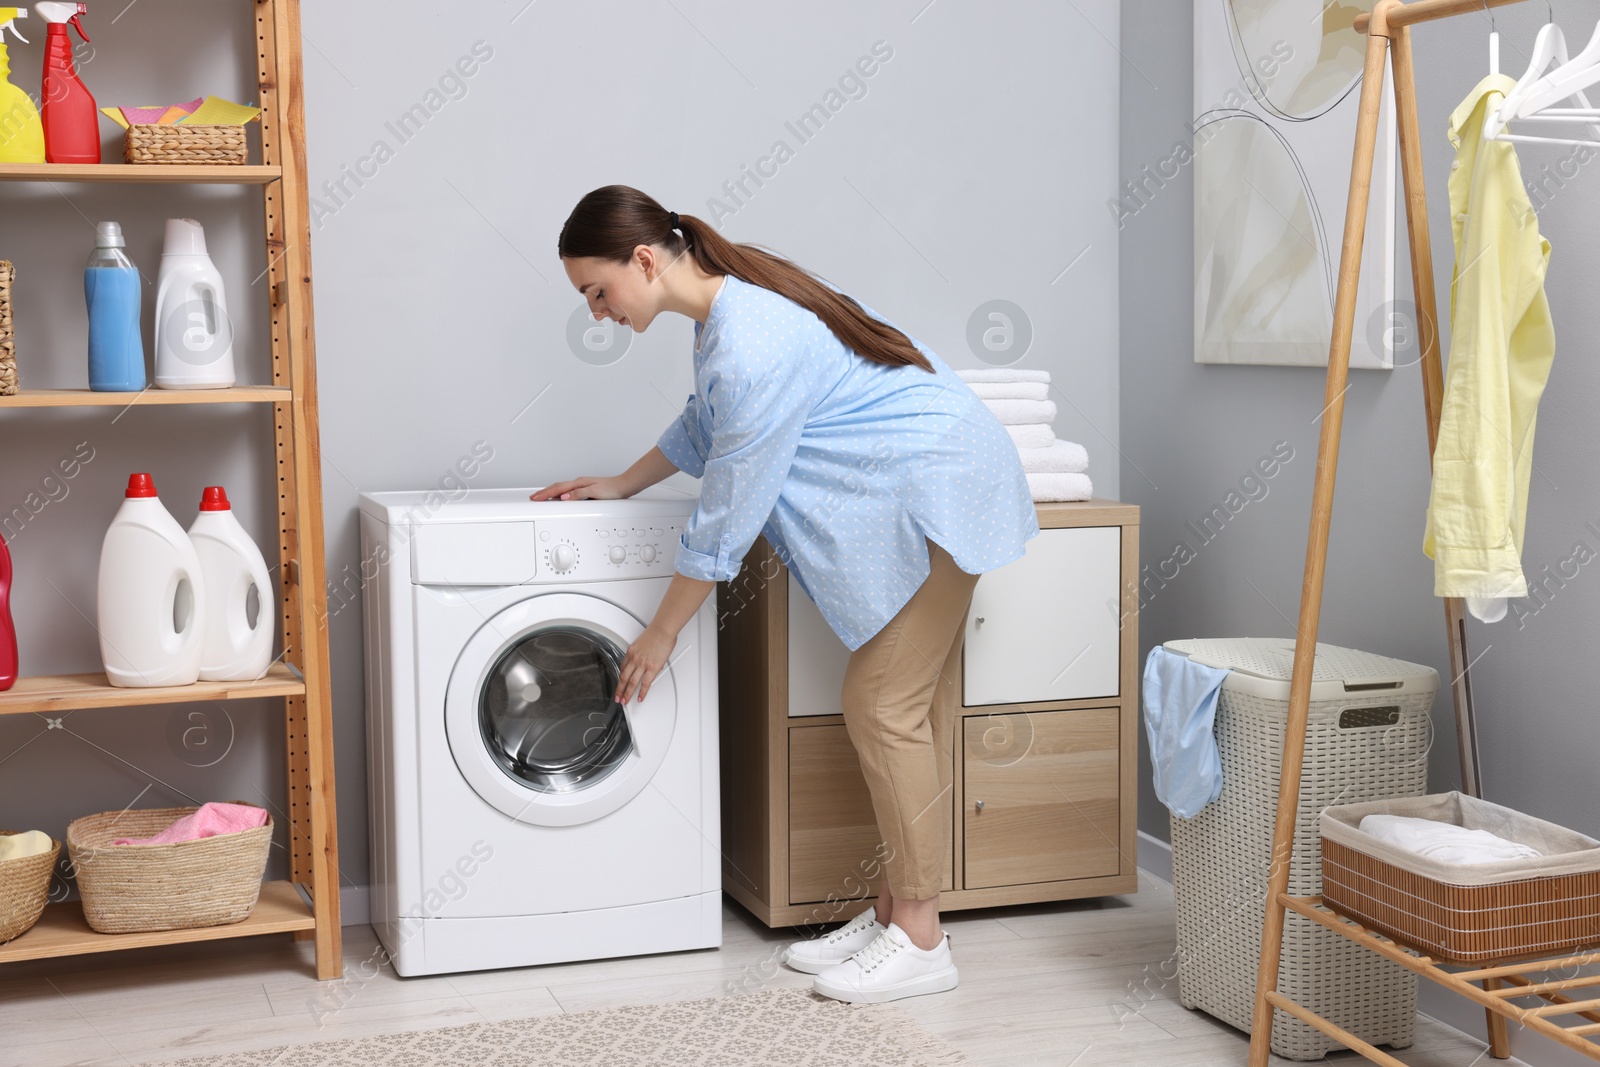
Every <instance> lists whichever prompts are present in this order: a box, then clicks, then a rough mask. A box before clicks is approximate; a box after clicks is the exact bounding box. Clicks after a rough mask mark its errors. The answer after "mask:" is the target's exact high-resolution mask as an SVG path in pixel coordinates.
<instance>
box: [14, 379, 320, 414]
mask: <svg viewBox="0 0 1600 1067" xmlns="http://www.w3.org/2000/svg"><path fill="white" fill-rule="evenodd" d="M293 400H294V393H293V391H292V390H290V389H288V388H286V387H284V386H281V385H236V386H234V387H233V388H232V389H146V390H144V391H143V392H139V393H96V392H92V391H90V390H88V389H25V390H23V391H21V392H19V393H17V394H16V395H15V396H0V411H4V410H5V409H6V408H131V407H143V406H145V405H149V404H287V403H290V402H291V401H293Z"/></svg>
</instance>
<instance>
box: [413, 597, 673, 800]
mask: <svg viewBox="0 0 1600 1067" xmlns="http://www.w3.org/2000/svg"><path fill="white" fill-rule="evenodd" d="M643 632H644V624H643V623H641V622H640V621H639V620H638V619H636V618H634V617H633V616H632V615H631V614H629V613H628V612H626V611H624V610H623V609H622V608H620V607H618V606H617V605H615V604H612V603H610V602H609V601H606V600H601V599H599V598H598V597H592V596H586V595H584V594H581V593H547V594H545V595H542V596H532V597H530V598H528V599H527V600H524V601H520V602H519V603H517V604H515V605H513V606H512V607H509V608H506V609H505V610H503V611H501V612H500V613H499V614H498V615H495V616H494V617H493V618H491V619H489V620H488V621H486V622H485V623H484V625H483V626H482V627H480V628H479V629H478V631H477V633H475V634H473V636H472V639H471V640H470V641H468V642H467V644H466V647H465V648H463V649H462V650H461V655H460V657H459V658H458V659H457V660H456V665H455V669H454V670H453V671H452V672H451V675H450V687H449V690H448V691H447V694H446V697H445V733H446V736H447V737H448V738H449V742H450V752H451V755H452V756H453V757H454V759H455V763H456V766H457V767H458V768H459V769H460V771H461V774H462V776H463V777H464V778H466V780H467V782H468V783H469V784H470V785H471V786H472V788H473V790H474V791H475V792H476V793H477V794H478V795H479V796H480V797H482V798H483V799H484V800H485V801H487V802H488V803H489V804H491V805H493V806H494V807H496V808H498V809H499V810H500V811H502V812H504V813H505V814H506V815H508V816H510V817H511V818H513V819H516V820H517V821H519V822H524V823H532V824H535V825H539V826H574V825H577V824H579V823H586V822H592V821H593V820H595V819H599V818H602V817H603V816H606V815H609V814H610V813H612V812H614V811H616V810H617V809H618V808H620V807H622V806H623V805H624V804H627V803H628V802H629V801H630V800H632V799H633V798H634V797H636V796H638V795H639V793H640V792H641V791H642V790H643V789H644V787H645V786H646V785H648V784H649V783H650V780H651V778H652V777H653V776H654V775H655V773H656V770H657V769H658V768H659V767H660V766H661V762H662V760H663V759H664V758H665V757H666V754H667V746H668V745H669V744H670V743H671V741H672V732H673V728H674V726H675V725H676V721H677V714H678V708H677V699H676V688H677V687H676V686H675V685H674V682H673V677H672V667H671V665H670V664H669V665H668V666H667V668H666V669H665V670H663V671H662V672H661V674H660V675H658V676H657V677H656V679H655V681H654V682H652V683H651V686H650V695H649V697H647V698H646V699H644V700H639V699H638V694H637V692H636V693H635V694H634V698H633V700H632V701H631V702H630V703H629V704H628V705H627V707H624V706H623V705H621V704H619V703H617V702H616V700H615V699H614V696H615V694H616V690H617V681H618V675H619V671H620V670H621V667H622V658H623V654H624V653H625V652H626V651H627V649H628V646H629V645H631V644H632V643H633V642H634V641H635V640H637V639H638V637H639V635H640V634H642V633H643Z"/></svg>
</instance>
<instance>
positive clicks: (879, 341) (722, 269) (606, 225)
mask: <svg viewBox="0 0 1600 1067" xmlns="http://www.w3.org/2000/svg"><path fill="white" fill-rule="evenodd" d="M671 222H672V219H671V215H670V213H669V212H668V211H667V210H666V209H665V208H663V207H662V206H661V205H660V204H658V203H656V202H655V200H654V199H652V198H651V197H649V196H647V195H646V194H644V193H641V192H640V191H639V190H637V189H634V188H632V187H630V186H626V185H607V186H604V187H602V188H600V189H596V190H595V191H594V192H592V193H589V194H588V195H586V196H585V197H584V198H583V199H582V200H580V201H578V206H577V207H575V208H573V209H572V214H571V215H569V216H567V221H566V224H565V225H563V226H562V227H561V237H560V239H559V241H558V242H557V246H558V249H559V251H560V253H561V256H562V257H563V258H566V257H584V256H592V257H594V258H596V259H607V260H611V261H612V262H614V263H626V262H628V261H629V260H630V259H632V258H633V250H634V249H635V248H637V247H638V246H640V245H659V246H661V247H662V248H665V249H666V250H667V253H668V255H669V256H672V257H676V256H679V255H681V254H683V253H684V252H685V251H687V252H688V253H689V254H690V255H692V256H693V257H694V261H695V262H696V263H698V264H699V265H700V269H701V270H703V271H705V272H706V273H708V274H731V275H733V276H734V277H735V278H738V279H740V280H741V281H745V282H749V283H750V284H751V285H759V286H760V287H761V288H763V289H770V290H772V291H773V292H775V293H777V294H779V295H780V296H786V297H788V298H789V299H790V300H793V301H794V302H795V303H796V304H799V305H800V306H801V307H803V308H805V309H806V310H807V311H810V312H811V313H812V314H814V315H816V317H817V318H819V319H821V320H822V321H823V322H824V323H826V324H827V327H828V329H830V330H832V331H833V335H834V336H835V337H837V338H838V339H839V340H840V341H841V342H842V343H843V344H844V346H845V347H846V348H848V349H850V350H851V351H853V352H855V353H856V354H857V355H859V356H861V357H862V358H863V359H869V360H871V361H872V362H874V363H883V364H886V365H888V366H891V367H904V366H907V365H911V366H916V367H921V368H922V369H923V370H925V371H927V372H929V373H930V374H931V373H933V366H932V365H931V364H930V363H929V362H928V360H927V357H925V356H924V355H923V354H922V353H921V352H918V351H917V348H916V346H915V345H913V344H912V343H911V339H910V338H908V337H907V336H906V335H905V334H903V333H901V332H900V331H899V330H897V329H895V328H894V327H893V326H889V325H886V324H884V323H882V322H879V321H878V320H877V319H875V318H873V317H872V316H871V315H868V314H867V313H866V312H865V311H863V310H862V308H861V305H860V304H858V303H856V302H855V301H854V300H852V299H851V298H850V297H848V296H845V295H844V294H843V293H840V292H835V291H834V290H833V289H830V288H829V287H828V286H826V285H824V284H823V283H822V282H820V281H818V280H817V278H816V277H815V276H814V275H813V274H811V273H810V272H809V271H807V270H805V269H804V268H803V267H800V266H798V265H797V264H795V263H793V262H791V261H789V260H787V259H784V258H783V257H782V256H777V255H774V254H773V253H771V252H768V251H766V250H764V249H761V248H757V247H756V246H755V245H747V244H735V243H734V242H732V241H729V240H728V239H727V238H725V237H723V236H722V235H721V234H719V233H718V232H717V231H716V230H715V229H714V228H713V227H712V226H710V225H709V224H707V223H706V222H705V221H703V220H701V219H697V218H695V217H694V216H693V215H679V216H678V226H679V228H681V229H682V230H683V234H682V235H681V236H680V235H679V234H678V233H677V231H675V230H673V229H672V226H671Z"/></svg>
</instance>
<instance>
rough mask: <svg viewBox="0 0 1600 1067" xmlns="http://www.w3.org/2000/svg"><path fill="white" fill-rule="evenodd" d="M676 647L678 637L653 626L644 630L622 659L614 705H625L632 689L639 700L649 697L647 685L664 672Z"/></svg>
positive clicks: (662, 628) (648, 686) (653, 624)
mask: <svg viewBox="0 0 1600 1067" xmlns="http://www.w3.org/2000/svg"><path fill="white" fill-rule="evenodd" d="M677 643H678V635H677V634H675V633H670V632H668V631H667V630H666V629H665V628H664V627H661V626H657V625H656V624H655V623H651V624H650V625H649V626H646V627H645V628H644V633H642V634H640V635H639V639H638V640H637V641H635V642H634V643H633V644H631V645H629V646H628V651H627V654H626V655H624V656H623V657H622V672H621V675H620V676H619V678H618V680H617V693H616V700H617V703H619V704H624V705H626V704H627V703H628V696H629V694H630V693H632V692H633V690H634V689H635V688H637V689H638V691H639V699H640V700H643V699H644V698H645V697H646V696H648V695H649V694H650V683H651V682H654V681H655V680H656V676H657V675H659V674H660V673H661V672H662V670H663V669H665V668H666V665H667V660H668V659H669V658H671V656H672V650H673V648H674V647H675V646H676V645H677Z"/></svg>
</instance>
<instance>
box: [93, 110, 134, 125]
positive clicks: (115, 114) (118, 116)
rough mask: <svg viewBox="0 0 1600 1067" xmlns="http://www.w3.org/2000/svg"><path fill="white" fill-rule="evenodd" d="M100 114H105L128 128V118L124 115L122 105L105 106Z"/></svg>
mask: <svg viewBox="0 0 1600 1067" xmlns="http://www.w3.org/2000/svg"><path fill="white" fill-rule="evenodd" d="M100 114H102V115H104V116H105V117H106V118H108V119H110V120H111V121H112V122H115V123H116V124H117V125H118V126H121V127H122V128H123V129H127V128H128V120H127V119H125V118H123V117H122V109H121V108H120V107H103V108H101V109H100Z"/></svg>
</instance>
